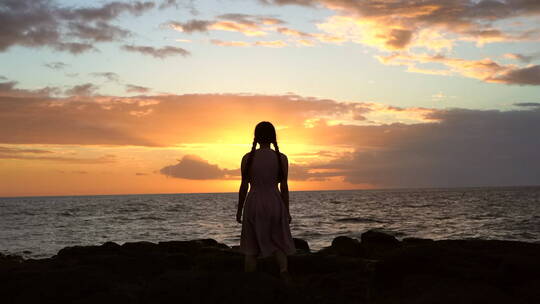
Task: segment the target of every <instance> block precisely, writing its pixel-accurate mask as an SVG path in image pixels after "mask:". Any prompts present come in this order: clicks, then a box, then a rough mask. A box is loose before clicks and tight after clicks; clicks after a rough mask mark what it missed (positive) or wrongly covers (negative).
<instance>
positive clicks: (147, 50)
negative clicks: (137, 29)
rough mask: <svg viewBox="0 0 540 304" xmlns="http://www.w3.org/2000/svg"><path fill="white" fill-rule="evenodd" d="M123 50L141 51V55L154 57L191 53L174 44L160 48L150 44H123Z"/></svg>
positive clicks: (162, 57)
mask: <svg viewBox="0 0 540 304" xmlns="http://www.w3.org/2000/svg"><path fill="white" fill-rule="evenodd" d="M122 49H123V50H126V51H129V52H135V53H141V54H143V55H149V56H152V57H155V58H159V59H164V58H166V57H171V56H178V55H180V56H184V57H185V56H188V55H191V53H190V52H189V51H186V50H185V49H183V48H180V47H174V46H164V47H162V48H155V47H151V46H142V45H123V46H122Z"/></svg>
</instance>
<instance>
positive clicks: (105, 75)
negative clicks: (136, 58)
mask: <svg viewBox="0 0 540 304" xmlns="http://www.w3.org/2000/svg"><path fill="white" fill-rule="evenodd" d="M90 75H92V76H94V77H103V78H105V79H107V80H108V81H111V82H119V81H120V76H119V75H118V74H116V73H114V72H99V73H98V72H95V73H90Z"/></svg>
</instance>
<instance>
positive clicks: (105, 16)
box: [33, 0, 155, 21]
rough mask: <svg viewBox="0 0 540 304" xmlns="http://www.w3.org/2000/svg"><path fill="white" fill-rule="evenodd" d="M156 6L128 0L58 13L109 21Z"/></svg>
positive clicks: (72, 16) (60, 10)
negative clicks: (127, 0) (128, 0)
mask: <svg viewBox="0 0 540 304" xmlns="http://www.w3.org/2000/svg"><path fill="white" fill-rule="evenodd" d="M33 1H35V0H33ZM38 1H41V0H38ZM42 2H48V1H42ZM154 7H155V3H154V2H150V1H148V2H140V1H133V2H130V3H126V2H119V1H114V2H109V3H105V4H104V5H102V6H100V7H95V8H89V7H85V8H76V9H65V8H62V9H57V15H59V16H61V17H62V18H65V19H67V20H83V21H95V20H101V21H109V20H112V19H115V18H116V17H118V16H119V15H120V14H123V13H129V14H131V15H135V16H139V15H141V14H142V13H144V12H146V11H148V10H150V9H152V8H154Z"/></svg>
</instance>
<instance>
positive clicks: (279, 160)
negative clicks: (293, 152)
mask: <svg viewBox="0 0 540 304" xmlns="http://www.w3.org/2000/svg"><path fill="white" fill-rule="evenodd" d="M272 144H273V145H274V148H275V150H276V155H277V162H278V170H279V171H278V181H279V182H281V181H282V180H283V179H284V178H285V176H284V173H283V167H282V163H281V153H280V152H279V147H278V144H277V140H276V141H274V142H273V143H272Z"/></svg>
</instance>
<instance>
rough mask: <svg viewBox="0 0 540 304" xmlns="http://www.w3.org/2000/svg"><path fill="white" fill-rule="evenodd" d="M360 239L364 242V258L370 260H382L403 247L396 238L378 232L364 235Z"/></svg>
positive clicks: (372, 231) (369, 232)
mask: <svg viewBox="0 0 540 304" xmlns="http://www.w3.org/2000/svg"><path fill="white" fill-rule="evenodd" d="M360 239H361V240H362V248H363V250H364V252H363V253H364V256H365V257H369V258H375V259H378V258H381V257H383V256H385V255H386V254H388V253H389V252H391V251H392V250H395V249H397V248H399V247H400V246H401V243H400V242H399V241H398V240H397V239H396V238H395V237H394V236H392V235H390V234H387V233H384V232H381V231H376V230H369V231H367V232H364V233H362V235H361V237H360Z"/></svg>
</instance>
